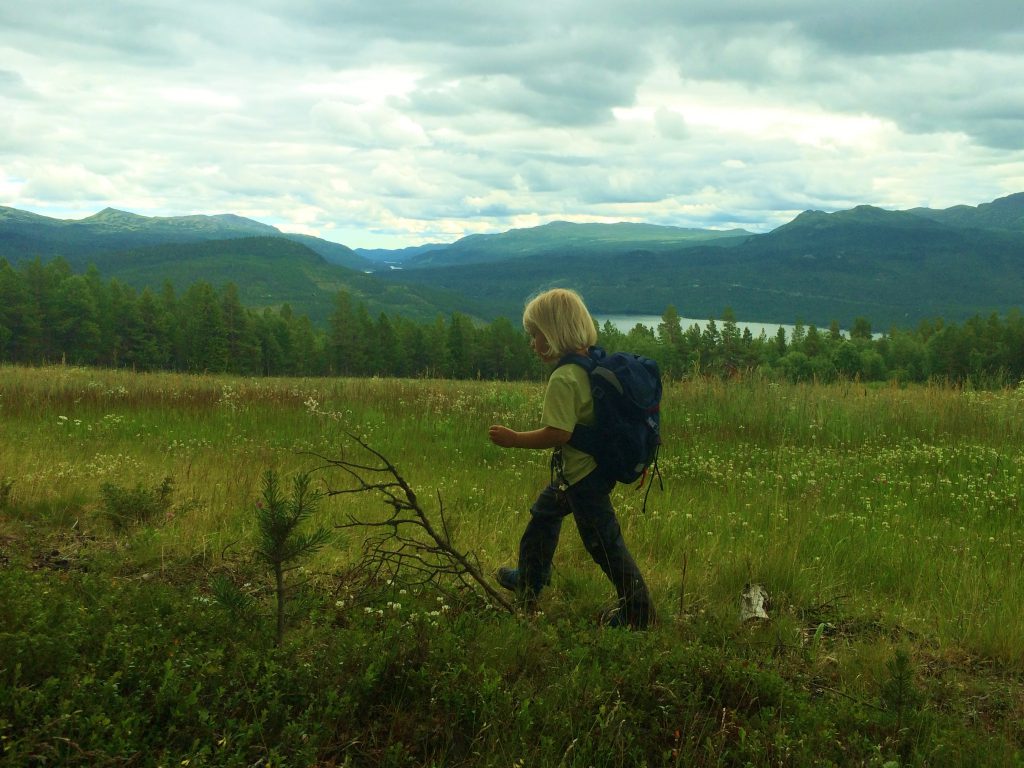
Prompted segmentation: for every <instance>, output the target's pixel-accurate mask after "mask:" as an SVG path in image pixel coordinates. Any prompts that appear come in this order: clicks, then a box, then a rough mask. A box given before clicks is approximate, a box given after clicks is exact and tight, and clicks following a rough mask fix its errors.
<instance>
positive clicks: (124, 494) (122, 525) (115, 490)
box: [100, 477, 174, 532]
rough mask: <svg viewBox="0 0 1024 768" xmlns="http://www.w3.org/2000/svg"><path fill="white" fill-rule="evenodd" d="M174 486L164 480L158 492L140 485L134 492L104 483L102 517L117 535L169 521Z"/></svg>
mask: <svg viewBox="0 0 1024 768" xmlns="http://www.w3.org/2000/svg"><path fill="white" fill-rule="evenodd" d="M173 487H174V483H173V481H172V480H171V478H169V477H165V478H164V479H163V481H162V482H161V483H160V485H158V486H156V487H155V488H145V487H143V486H142V485H141V484H139V485H136V486H135V487H134V488H122V487H121V486H119V485H115V484H114V483H103V484H102V485H101V486H100V494H101V495H102V497H103V514H104V516H105V517H106V518H107V520H109V521H110V523H111V525H113V527H114V530H115V531H119V532H121V531H125V530H127V529H129V528H131V527H132V526H135V525H139V524H144V523H152V522H155V521H158V520H161V519H163V518H166V517H167V514H168V513H169V512H170V510H171V491H172V489H173Z"/></svg>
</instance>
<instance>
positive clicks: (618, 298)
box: [382, 206, 1024, 327]
mask: <svg viewBox="0 0 1024 768" xmlns="http://www.w3.org/2000/svg"><path fill="white" fill-rule="evenodd" d="M727 242H728V241H727ZM382 279H386V280H391V281H394V282H399V281H401V282H405V283H409V284H411V283H416V284H420V285H434V286H442V285H443V286H445V287H448V288H451V289H452V290H455V291H458V292H460V293H465V294H467V295H470V294H471V295H473V296H475V297H477V298H479V299H480V300H482V301H484V302H486V305H487V306H488V307H489V308H490V311H491V313H492V314H495V315H498V314H504V315H508V316H513V317H514V316H515V315H516V314H517V313H518V312H519V311H520V310H521V308H522V305H523V302H524V300H525V299H526V298H527V297H529V296H530V295H531V294H533V293H535V292H537V291H539V290H542V289H544V288H548V287H553V286H572V287H575V288H577V289H579V290H580V291H582V292H583V294H584V295H585V296H586V297H587V301H588V305H589V306H590V308H591V309H592V311H594V312H596V313H609V314H612V313H614V314H620V313H622V314H631V313H636V314H660V313H661V312H662V311H663V310H664V308H665V307H666V306H668V305H669V304H672V305H674V306H676V307H677V309H678V310H679V312H680V313H681V314H683V315H685V316H688V317H718V316H720V315H721V312H722V310H723V309H724V308H725V307H727V306H728V307H732V308H733V310H734V311H735V312H736V314H737V316H738V317H741V318H750V319H757V320H759V321H762V322H779V323H791V322H794V321H795V320H798V319H799V320H803V321H804V322H807V323H815V324H818V325H827V324H828V323H829V322H831V320H833V319H838V320H840V321H841V322H848V321H850V320H851V319H853V318H855V317H857V316H864V317H868V318H869V319H871V320H872V322H873V323H874V324H875V326H876V327H888V326H890V325H897V326H900V327H907V326H913V325H916V324H917V323H918V322H919V321H920V320H922V319H926V318H934V317H937V316H941V317H944V318H947V319H950V320H962V319H964V318H966V317H969V316H971V315H974V314H977V313H979V312H980V313H987V312H989V311H1004V310H1007V309H1009V308H1012V307H1019V306H1021V304H1022V302H1024V231H1019V232H1017V231H1012V230H1010V229H1005V228H992V229H978V228H974V227H972V228H966V227H962V226H953V225H950V224H944V223H942V222H941V221H936V220H934V219H931V218H929V217H926V216H921V215H918V214H915V213H911V212H900V211H885V210H882V209H879V208H873V207H871V206H860V207H858V208H854V209H852V210H849V211H840V212H838V213H833V214H827V213H822V212H820V211H808V212H805V213H803V214H801V215H800V216H798V217H797V218H796V219H794V220H793V221H792V222H790V223H789V224H786V225H784V226H782V227H779V228H778V229H776V230H774V231H773V232H770V233H768V234H765V235H754V236H749V237H747V238H746V239H745V240H744V241H743V242H742V243H740V244H738V245H734V246H733V247H716V246H709V245H701V246H694V247H688V248H681V247H676V248H664V249H661V250H652V249H636V250H631V251H623V252H619V253H604V254H601V253H596V252H595V251H593V250H588V249H581V250H580V251H574V250H566V251H564V252H562V253H558V254H556V255H552V254H539V255H527V256H520V257H518V258H514V259H507V260H505V261H503V262H500V263H498V264H468V265H462V266H446V267H436V268H433V269H421V270H408V271H405V272H395V273H392V274H390V275H386V276H382Z"/></svg>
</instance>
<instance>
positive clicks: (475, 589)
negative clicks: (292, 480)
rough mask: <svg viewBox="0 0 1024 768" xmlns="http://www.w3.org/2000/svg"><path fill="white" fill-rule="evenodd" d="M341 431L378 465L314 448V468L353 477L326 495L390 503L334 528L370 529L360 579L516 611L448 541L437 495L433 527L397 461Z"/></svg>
mask: <svg viewBox="0 0 1024 768" xmlns="http://www.w3.org/2000/svg"><path fill="white" fill-rule="evenodd" d="M345 434H346V435H348V437H349V438H350V439H352V440H353V441H355V442H356V443H358V445H359V446H360V447H361V448H362V449H363V450H364V451H366V452H367V453H369V454H370V455H371V456H373V457H374V459H375V460H376V463H371V464H366V463H361V462H357V461H350V460H349V459H347V458H344V457H342V458H338V459H335V458H330V457H328V456H324V455H322V454H319V453H315V452H312V451H310V452H307V455H310V456H313V457H315V458H317V459H319V460H320V462H321V464H320V465H319V466H317V467H315V468H314V469H313V470H312V471H314V472H316V471H320V472H325V471H328V470H336V471H337V470H340V471H341V472H342V473H343V474H344V475H345V476H347V477H348V479H349V480H351V481H352V486H351V487H345V488H336V487H332V486H331V485H330V484H328V486H327V489H326V491H325V492H324V495H326V496H341V495H348V494H357V493H376V494H379V495H380V496H381V497H382V499H383V501H384V504H385V505H386V506H387V507H390V510H389V512H388V514H387V516H386V517H384V518H383V519H380V520H365V519H360V518H357V517H355V516H352V515H349V517H348V521H347V522H345V523H339V524H338V525H337V526H336V527H337V528H339V529H350V528H363V529H366V530H369V531H372V532H373V535H371V536H370V537H368V538H367V539H366V540H365V541H364V542H363V562H362V568H361V570H362V572H363V574H364V578H365V579H367V580H373V581H379V580H381V579H383V578H388V579H391V580H393V581H400V582H401V583H403V584H406V585H408V586H430V587H431V588H434V589H437V590H439V591H441V592H445V593H448V591H449V590H458V589H464V590H469V591H471V592H472V593H473V594H475V595H478V596H481V597H482V598H483V599H484V600H485V601H486V602H487V603H488V604H490V605H492V606H494V607H497V608H501V609H502V610H505V611H508V612H509V613H514V612H515V606H514V605H513V604H512V603H511V602H510V601H509V600H508V599H507V598H506V597H505V596H504V595H503V594H501V593H500V592H498V591H497V589H495V588H494V587H493V586H491V584H490V583H488V580H487V579H485V578H484V576H483V574H482V572H481V569H480V563H479V560H478V559H477V557H476V555H474V554H473V553H464V552H462V551H461V550H460V549H458V548H457V547H456V546H455V545H454V544H453V543H452V539H451V532H450V529H449V527H448V520H447V518H446V517H445V511H444V504H443V502H442V501H441V496H440V494H438V497H437V502H438V511H437V519H438V524H437V526H435V525H434V523H433V522H431V519H430V517H429V516H428V515H427V512H426V511H425V510H424V509H423V506H422V505H421V504H420V501H419V499H418V497H417V496H416V492H415V491H414V490H413V489H412V487H411V486H410V485H409V484H408V482H406V480H405V478H404V477H402V475H401V473H400V472H399V471H398V469H397V468H396V467H395V465H394V464H392V463H391V461H390V460H389V459H388V458H387V457H386V456H384V454H382V453H381V452H380V451H377V450H375V449H374V448H371V447H370V446H369V445H368V444H367V443H366V441H365V440H363V439H361V438H359V437H358V436H356V435H354V434H352V433H351V432H348V431H346V432H345Z"/></svg>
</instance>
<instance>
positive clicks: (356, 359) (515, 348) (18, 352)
mask: <svg viewBox="0 0 1024 768" xmlns="http://www.w3.org/2000/svg"><path fill="white" fill-rule="evenodd" d="M600 336H601V339H600V343H601V344H602V345H603V346H605V347H606V348H608V349H611V350H619V349H622V350H630V351H633V352H637V353H639V354H644V355H647V356H649V357H653V358H655V359H656V360H658V362H659V363H660V365H661V367H662V370H663V372H664V373H665V374H666V375H667V376H669V377H670V378H681V377H684V376H689V375H714V376H738V375H746V374H749V373H753V372H757V373H759V374H761V375H766V376H770V377H774V378H778V379H786V380H790V381H811V380H817V381H826V382H827V381H833V380H837V379H848V380H852V379H859V380H862V381H885V380H898V381H901V382H904V381H905V382H912V381H916V382H923V381H928V380H936V379H938V380H945V381H950V382H953V383H966V382H970V383H972V384H973V385H975V386H1002V385H1007V384H1014V385H1015V384H1017V383H1018V382H1020V381H1021V380H1024V317H1022V316H1021V313H1020V311H1019V310H1012V311H1011V312H1009V313H1007V314H1006V315H1005V316H1000V315H999V314H997V313H993V314H991V315H989V316H988V317H982V316H980V315H978V316H975V317H973V318H971V319H969V320H967V321H966V322H965V323H963V324H962V325H957V324H955V323H947V322H944V321H943V320H942V319H934V320H929V321H925V322H922V323H921V324H920V325H919V326H918V327H917V328H916V329H913V330H901V329H892V330H890V331H889V332H888V333H884V334H876V333H874V332H873V330H872V327H871V323H870V321H868V320H867V319H866V318H857V319H856V320H855V321H854V323H853V325H852V327H851V329H850V331H849V333H844V332H842V331H841V330H840V326H839V323H838V321H833V322H832V323H831V324H830V326H829V328H828V329H819V328H817V327H815V326H814V325H806V326H805V325H804V324H803V323H800V322H798V323H797V324H796V326H795V328H794V329H793V330H792V332H791V333H789V334H787V333H786V332H785V330H784V329H781V328H780V329H779V331H778V332H777V333H776V334H775V335H773V336H767V335H765V334H760V335H758V336H756V337H755V336H753V335H752V334H751V332H750V331H749V329H743V330H741V329H740V328H739V326H738V324H737V322H736V319H735V315H734V313H733V312H732V310H730V309H728V308H726V309H725V311H724V312H723V315H722V317H721V318H720V319H718V320H714V319H712V320H710V321H709V322H708V323H707V324H705V325H697V324H693V325H691V326H689V327H687V328H684V327H683V326H682V322H681V320H680V318H679V314H678V312H677V310H676V308H675V307H672V306H669V307H668V308H666V310H665V312H664V314H663V315H662V318H661V322H660V323H659V324H658V327H657V328H650V327H647V326H644V325H639V324H638V325H637V326H635V327H634V328H632V329H631V330H629V331H628V332H622V331H620V330H618V329H617V328H616V327H614V326H613V325H611V324H610V323H605V324H604V325H603V326H602V327H601V328H600ZM0 361H3V362H9V363H21V364H30V365H34V364H43V363H52V362H65V363H68V364H75V365H92V366H101V367H111V368H132V369H135V370H140V371H158V370H166V371H179V372H189V373H232V374H239V375H264V376H400V377H418V376H420V377H438V378H482V379H538V378H540V377H542V376H543V374H544V368H543V366H542V365H541V363H540V362H539V361H538V360H537V359H536V357H535V356H534V355H533V353H532V352H531V351H530V349H529V346H528V344H527V341H526V337H525V335H524V333H523V331H522V329H521V328H520V327H519V324H518V322H515V323H513V322H512V321H510V320H508V319H506V318H498V319H496V320H494V321H492V322H490V323H478V322H475V321H473V320H472V319H471V318H470V317H468V316H466V315H462V314H460V313H453V314H451V315H450V316H448V317H443V316H439V317H438V318H437V319H436V320H435V321H434V322H431V323H421V322H414V321H411V320H408V319H406V318H403V317H401V316H395V317H391V316H388V315H387V314H385V313H380V314H378V315H376V316H373V315H371V314H370V312H369V310H368V309H367V307H366V305H365V304H363V303H362V302H357V301H355V300H353V298H352V297H351V296H350V295H349V294H348V293H347V292H345V291H340V292H339V293H338V294H337V295H336V296H335V302H334V307H333V311H332V313H331V315H330V318H329V321H328V324H327V327H326V328H317V327H315V326H314V325H313V323H312V322H311V321H310V320H309V318H308V317H306V316H304V315H298V314H295V313H294V312H292V310H291V308H290V307H289V306H288V305H284V306H282V307H280V308H277V309H264V310H261V311H256V310H252V309H248V308H246V307H243V306H242V304H241V302H240V300H239V294H238V289H237V287H236V286H235V285H233V284H231V283H228V284H226V285H224V286H223V287H221V288H219V289H218V288H215V287H214V286H212V285H211V284H209V283H207V282H204V281H197V282H195V283H193V284H192V285H190V286H189V287H188V288H187V289H186V290H185V291H184V292H182V293H180V294H179V293H178V292H176V291H175V289H174V288H173V287H172V286H171V285H170V283H166V284H165V285H164V286H163V288H162V289H161V290H159V291H153V290H151V289H149V288H145V289H143V290H141V291H137V290H135V289H134V288H131V287H129V286H127V285H125V284H124V283H122V282H120V281H118V280H117V279H110V280H103V279H102V277H101V276H100V274H99V272H98V271H97V270H96V269H95V268H91V269H89V270H88V271H87V272H86V273H85V274H75V273H73V272H72V270H71V268H70V266H69V265H68V264H67V262H65V261H63V260H62V259H56V260H53V261H48V262H45V263H44V262H42V261H41V260H40V259H36V260H34V261H28V262H24V263H22V264H21V265H20V266H19V267H18V268H17V269H15V268H13V267H12V266H11V265H10V264H9V263H8V262H7V261H5V260H3V259H0Z"/></svg>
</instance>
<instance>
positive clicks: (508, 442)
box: [487, 424, 516, 448]
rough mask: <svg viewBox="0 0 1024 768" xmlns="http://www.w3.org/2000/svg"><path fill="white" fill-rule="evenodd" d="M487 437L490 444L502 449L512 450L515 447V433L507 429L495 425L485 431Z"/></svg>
mask: <svg viewBox="0 0 1024 768" xmlns="http://www.w3.org/2000/svg"><path fill="white" fill-rule="evenodd" d="M487 436H488V437H489V438H491V442H492V443H494V444H495V445H499V446H501V447H502V448H512V447H514V446H515V440H516V431H515V430H513V429H509V428H508V427H502V426H499V425H497V424H495V425H494V426H493V427H491V428H490V429H489V430H487Z"/></svg>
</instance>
